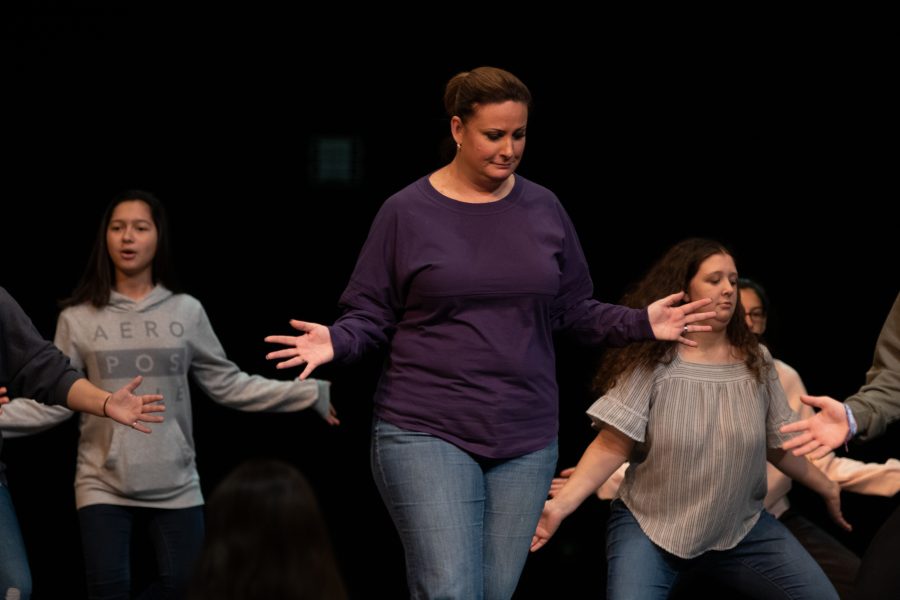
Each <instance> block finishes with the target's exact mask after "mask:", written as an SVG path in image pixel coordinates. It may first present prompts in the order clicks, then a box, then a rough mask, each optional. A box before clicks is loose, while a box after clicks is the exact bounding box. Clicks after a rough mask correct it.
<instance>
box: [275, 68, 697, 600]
mask: <svg viewBox="0 0 900 600" xmlns="http://www.w3.org/2000/svg"><path fill="white" fill-rule="evenodd" d="M444 104H445V106H446V108H447V112H448V114H449V115H450V130H451V133H452V135H453V139H454V140H455V142H456V156H455V157H454V159H453V160H452V162H450V164H448V165H446V166H444V167H443V168H441V169H439V170H437V171H435V172H434V173H432V174H430V175H427V176H425V177H422V178H421V179H419V180H418V181H415V182H413V183H412V184H411V185H409V186H407V187H406V188H404V189H403V190H401V191H400V192H398V193H396V194H395V195H393V196H392V197H390V198H389V199H388V200H387V202H385V204H384V205H383V206H382V208H381V210H380V211H379V213H378V215H377V216H376V218H375V222H374V223H373V225H372V228H371V230H370V231H369V237H368V239H367V240H366V243H365V245H364V247H363V249H362V252H361V253H360V256H359V260H358V262H357V264H356V268H355V270H354V272H353V275H352V276H351V278H350V283H349V285H348V286H347V289H346V290H345V291H344V293H343V295H342V297H341V301H340V302H341V306H342V308H343V309H344V313H343V316H342V317H341V318H340V319H338V320H337V322H335V323H334V325H332V326H331V327H326V326H323V325H319V324H316V323H306V322H302V321H291V325H292V326H293V327H294V328H295V329H298V330H299V331H301V332H302V333H301V335H299V336H296V337H295V336H269V337H268V338H266V341H269V342H273V343H277V344H283V345H285V346H287V348H285V349H281V350H277V351H274V352H271V353H270V354H269V355H268V358H269V359H281V360H282V362H280V363H279V364H278V367H279V368H288V367H293V366H297V365H301V364H304V363H305V368H304V369H303V372H302V373H301V375H300V378H301V379H302V378H305V377H307V376H309V374H310V373H312V371H313V369H315V368H316V367H317V366H318V365H321V364H323V363H326V362H329V361H331V360H335V361H340V362H344V363H346V362H351V361H353V360H355V359H357V358H359V357H360V356H361V355H362V354H363V353H364V352H366V351H368V350H371V349H373V348H376V347H380V346H385V345H389V346H390V355H389V359H388V361H387V363H386V365H385V368H384V371H383V373H382V376H381V379H380V381H379V383H378V387H377V390H376V392H375V419H374V423H373V434H372V471H373V474H374V477H375V482H376V484H377V486H378V488H379V491H380V493H381V496H382V498H383V499H384V501H385V504H386V505H387V507H388V510H389V512H390V514H391V517H392V519H393V521H394V524H395V525H396V527H397V529H398V531H399V533H400V537H401V539H402V541H403V547H404V550H405V554H406V571H407V577H408V582H409V588H410V595H411V596H412V597H413V598H434V597H441V598H466V599H472V598H509V597H510V596H512V594H513V592H514V591H515V587H516V583H517V582H518V579H519V574H520V573H521V570H522V567H523V565H524V562H525V559H526V557H527V555H528V548H529V544H530V541H531V534H532V533H533V532H534V527H535V525H536V523H537V520H538V518H539V516H540V512H541V507H542V505H543V502H544V500H545V498H546V494H547V489H548V486H549V484H550V479H551V478H552V477H553V470H554V468H555V465H556V456H557V450H556V433H557V428H558V427H557V419H558V390H557V384H556V379H555V357H554V350H553V341H552V336H553V334H554V333H556V332H566V333H568V334H571V335H573V336H574V337H575V338H576V339H578V340H580V341H582V342H585V343H588V344H610V345H622V344H627V343H629V342H633V341H639V340H649V339H661V340H672V341H679V342H681V343H684V344H689V345H690V344H692V342H690V341H689V340H687V339H686V338H684V337H683V334H684V333H686V332H689V331H703V330H706V329H708V327H704V326H700V325H691V323H693V322H695V321H697V320H701V319H705V318H708V317H709V316H710V315H711V313H699V314H697V313H694V311H695V310H697V309H698V308H700V307H701V306H704V305H706V304H707V303H708V301H707V300H700V301H697V302H693V303H690V304H685V305H682V306H675V304H676V303H677V302H678V301H679V300H680V299H681V294H675V295H672V296H669V297H667V298H663V299H662V300H659V301H657V302H654V303H653V304H651V305H650V306H648V307H647V308H646V309H631V308H625V307H623V306H616V305H610V304H603V303H600V302H598V301H596V300H593V299H592V297H591V296H592V294H593V284H592V282H591V279H590V276H589V273H588V267H587V264H586V262H585V259H584V255H583V253H582V251H581V246H580V244H579V242H578V238H577V236H576V234H575V229H574V227H573V226H572V223H571V221H570V220H569V218H568V216H567V215H566V213H565V210H564V209H563V208H562V206H561V205H560V203H559V201H558V200H557V198H556V196H555V195H554V194H553V193H552V192H551V191H549V190H548V189H546V188H544V187H541V186H540V185H537V184H535V183H532V182H531V181H528V180H527V179H525V178H523V177H521V176H519V175H515V174H514V173H515V170H516V167H517V166H518V164H519V161H520V160H521V158H522V152H523V150H524V148H525V130H526V125H527V120H528V111H529V107H530V104H531V94H530V93H529V91H528V88H526V87H525V85H524V84H523V83H522V82H521V81H519V79H518V78H516V77H515V76H514V75H512V74H511V73H508V72H506V71H503V70H501V69H496V68H492V67H480V68H478V69H474V70H473V71H470V72H463V73H460V74H458V75H456V76H455V77H453V78H452V79H451V80H450V82H449V83H448V84H447V89H446V93H445V95H444Z"/></svg>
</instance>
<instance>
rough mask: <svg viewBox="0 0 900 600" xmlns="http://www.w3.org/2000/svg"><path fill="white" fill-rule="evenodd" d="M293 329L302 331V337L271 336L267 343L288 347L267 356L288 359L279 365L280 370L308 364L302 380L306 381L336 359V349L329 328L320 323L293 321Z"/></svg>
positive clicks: (301, 376)
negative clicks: (318, 369) (320, 368)
mask: <svg viewBox="0 0 900 600" xmlns="http://www.w3.org/2000/svg"><path fill="white" fill-rule="evenodd" d="M291 327H293V328H294V329H296V330H298V331H301V332H302V333H301V335H297V336H292V335H270V336H268V337H266V341H267V342H269V343H271V344H282V345H285V346H288V348H284V349H282V350H275V351H274V352H269V353H268V354H266V358H267V359H268V360H274V359H282V358H286V359H287V360H283V361H281V362H280V363H278V364H277V365H275V367H276V368H278V369H289V368H291V367H296V366H298V365H302V364H304V363H305V364H306V367H304V369H303V372H302V373H300V379H306V378H307V377H309V375H310V374H311V373H312V372H313V370H314V369H315V368H316V367H318V366H319V365H324V364H325V363H327V362H329V361H331V359H333V358H334V347H333V346H332V344H331V333H330V332H329V331H328V328H327V327H325V326H324V325H319V324H318V323H307V322H305V321H298V320H296V319H291Z"/></svg>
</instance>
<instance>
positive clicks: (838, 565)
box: [779, 510, 860, 598]
mask: <svg viewBox="0 0 900 600" xmlns="http://www.w3.org/2000/svg"><path fill="white" fill-rule="evenodd" d="M779 521H781V522H782V523H783V524H784V526H785V527H787V528H788V530H789V531H790V532H791V533H793V534H794V537H795V538H797V541H799V542H800V544H801V545H802V546H803V547H804V548H806V551H807V552H809V553H810V555H811V556H812V557H813V558H814V559H816V562H817V563H819V566H820V567H822V570H823V571H825V575H827V576H828V579H829V580H830V581H831V584H832V585H834V589H836V590H837V591H838V595H840V597H841V598H852V597H853V596H852V590H853V588H854V585H855V581H856V575H857V572H858V571H859V563H860V561H859V557H858V556H857V555H856V554H854V553H853V552H852V551H851V550H850V549H849V548H847V547H846V546H844V545H843V544H841V543H840V542H839V541H837V540H836V539H834V538H833V537H832V536H831V535H829V534H828V533H827V532H826V531H825V530H824V529H822V528H821V527H819V526H818V525H816V524H815V523H813V522H812V521H810V520H809V519H807V518H806V517H804V516H802V515H800V514H799V513H795V512H793V511H792V510H788V511H787V512H785V513H784V514H783V515H781V518H780V519H779Z"/></svg>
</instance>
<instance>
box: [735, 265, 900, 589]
mask: <svg viewBox="0 0 900 600" xmlns="http://www.w3.org/2000/svg"><path fill="white" fill-rule="evenodd" d="M738 284H739V285H740V290H741V304H742V305H743V307H744V312H745V314H746V316H747V326H748V327H749V328H750V331H752V332H753V333H755V334H756V335H757V336H758V337H760V338H762V336H763V335H764V334H765V332H766V326H767V325H768V317H769V298H768V295H767V294H766V291H765V290H764V289H763V287H762V286H761V285H760V284H758V283H757V282H755V281H753V280H751V279H741V280H740V281H739V282H738ZM775 370H776V372H777V373H778V379H779V380H780V381H781V386H782V387H783V388H784V393H785V395H786V396H787V399H788V404H790V406H791V409H793V411H794V412H796V413H797V414H799V415H800V418H801V419H807V418H809V417H812V416H813V414H814V413H813V409H812V407H810V406H808V405H806V404H804V403H803V402H802V401H801V399H800V397H801V396H805V395H806V386H804V385H803V380H801V379H800V375H799V374H798V373H797V371H796V370H795V369H793V368H792V367H791V366H790V365H788V364H786V363H785V362H783V361H780V360H778V359H775ZM813 464H815V465H816V466H817V467H818V468H819V469H820V470H821V471H822V472H823V473H825V475H826V476H827V477H828V478H829V479H831V480H832V481H834V482H836V483H837V484H838V485H840V486H841V490H845V491H848V492H856V493H858V494H868V495H873V496H888V497H890V496H893V495H894V494H896V493H897V492H898V491H900V461H898V460H897V459H894V458H892V459H889V460H888V461H887V462H885V463H883V464H882V463H864V462H860V461H858V460H853V459H850V458H843V457H838V456H835V454H834V452H828V454H826V455H825V456H822V457H821V458H817V459H814V460H813ZM790 489H791V480H790V478H788V477H787V476H785V475H784V474H783V473H782V472H781V471H779V470H778V469H775V468H773V467H772V465H771V464H770V465H768V491H767V494H766V500H765V506H766V510H768V511H769V512H770V513H772V514H773V515H775V516H776V517H778V519H779V520H780V521H781V522H782V523H784V525H785V526H786V527H787V528H788V529H789V530H790V531H791V533H793V534H794V536H795V537H796V538H797V540H799V541H800V543H801V544H803V547H804V548H806V550H807V551H808V552H809V553H810V554H811V555H812V557H813V558H815V559H816V562H818V563H819V565H820V566H821V567H822V570H823V571H825V574H826V575H827V576H828V578H829V579H830V580H831V583H832V584H834V587H835V588H836V589H837V591H838V593H839V594H840V595H841V597H842V598H846V597H849V596H850V594H851V592H850V590H851V589H853V588H854V586H855V582H856V580H857V574H858V572H859V568H860V559H859V557H858V556H856V554H854V553H853V552H852V551H850V550H849V549H848V548H847V547H846V546H844V545H843V544H841V543H840V542H839V541H837V540H836V539H835V538H833V537H832V536H831V535H829V534H828V533H826V532H825V531H824V530H823V529H821V528H820V527H818V526H817V525H815V524H814V523H813V522H812V521H810V520H809V519H807V518H806V517H804V516H803V515H802V514H800V513H799V512H798V511H796V510H795V509H793V508H791V506H790V503H789V501H788V498H787V493H788V491H789V490H790Z"/></svg>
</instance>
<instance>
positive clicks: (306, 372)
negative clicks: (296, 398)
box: [298, 362, 319, 381]
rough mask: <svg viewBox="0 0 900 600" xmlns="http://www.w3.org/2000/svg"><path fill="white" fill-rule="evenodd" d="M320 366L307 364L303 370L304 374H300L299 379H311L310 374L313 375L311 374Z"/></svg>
mask: <svg viewBox="0 0 900 600" xmlns="http://www.w3.org/2000/svg"><path fill="white" fill-rule="evenodd" d="M318 366H319V365H318V364H317V363H311V362H308V363H306V368H305V369H303V372H302V373H300V377H299V378H298V379H300V381H303V380H304V379H306V378H307V377H309V376H310V374H311V373H312V372H313V371H314V370H315V368H316V367H318Z"/></svg>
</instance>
